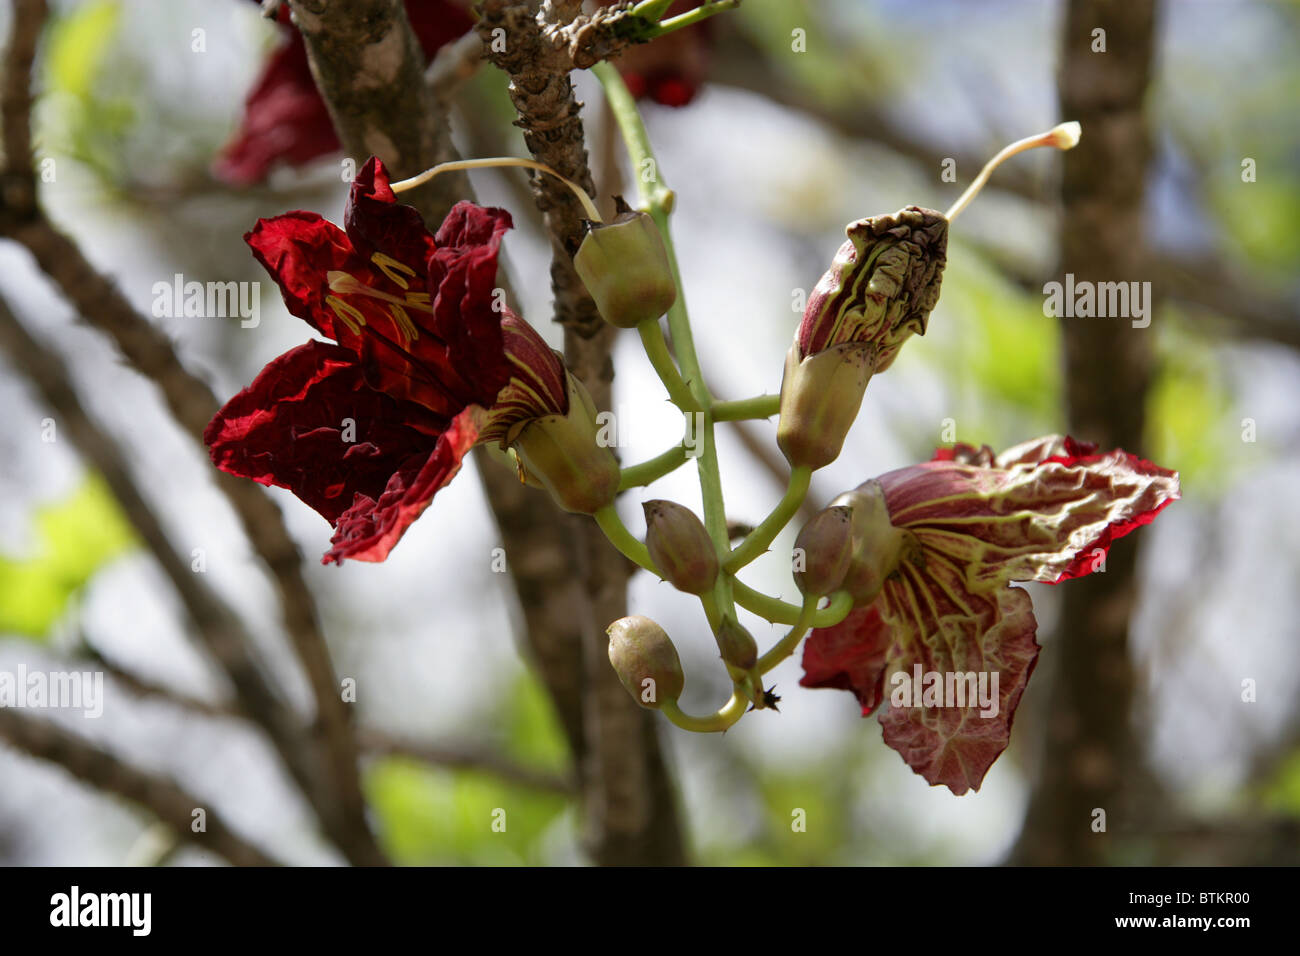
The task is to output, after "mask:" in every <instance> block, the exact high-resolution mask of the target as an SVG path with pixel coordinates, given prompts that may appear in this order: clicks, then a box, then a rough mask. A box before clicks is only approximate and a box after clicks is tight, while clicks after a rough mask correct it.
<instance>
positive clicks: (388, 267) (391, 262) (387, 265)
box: [370, 252, 415, 289]
mask: <svg viewBox="0 0 1300 956" xmlns="http://www.w3.org/2000/svg"><path fill="white" fill-rule="evenodd" d="M370 261H371V262H373V263H374V264H375V265H376V266H377V267H378V268H379V271H380V272H382V273H383V274H384V275H386V276H387V277H388V278H389V280H390V281H392V282H394V283H396V284H397V285H398V286H399V287H400V288H403V289H409V288H410V287H411V283H409V282H407V281H406V279H405V278H404V277H403V276H402V275H400V273H403V272H404V273H406V275H408V276H411V277H412V278H414V277H415V270H414V269H412V268H411V267H410V266H408V265H407V264H406V263H405V262H398V261H397V260H396V259H394V258H393V257H392V256H386V255H384V254H383V253H382V252H376V253H375V254H374V255H372V256H371V257H370Z"/></svg>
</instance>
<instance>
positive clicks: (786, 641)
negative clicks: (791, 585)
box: [757, 595, 847, 674]
mask: <svg viewBox="0 0 1300 956" xmlns="http://www.w3.org/2000/svg"><path fill="white" fill-rule="evenodd" d="M846 597H847V595H846ZM819 600H820V598H816V597H808V598H804V601H803V607H802V608H801V609H800V611H799V620H797V621H795V622H794V627H792V628H790V633H788V634H786V636H785V637H783V638H781V640H779V641H778V642H777V643H776V644H775V645H773V647H772V649H771V650H770V651H768V652H767V653H766V654H764V655H763V656H762V657H760V658H759V659H758V665H757V666H758V672H759V673H760V674H766V673H767V672H768V671H770V670H772V668H774V667H776V665H777V664H780V663H781V662H782V661H783V660H785V659H786V658H787V657H789V656H790V655H791V654H793V653H794V652H795V650H796V648H798V647H799V642H800V641H802V640H803V636H804V635H805V634H807V633H808V629H809V628H810V627H812V624H813V620H814V619H815V618H816V617H817V602H818V601H819Z"/></svg>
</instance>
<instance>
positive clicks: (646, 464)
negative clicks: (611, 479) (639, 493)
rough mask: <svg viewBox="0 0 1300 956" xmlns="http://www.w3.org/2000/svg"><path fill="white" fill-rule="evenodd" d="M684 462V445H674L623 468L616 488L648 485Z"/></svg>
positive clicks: (624, 488)
mask: <svg viewBox="0 0 1300 956" xmlns="http://www.w3.org/2000/svg"><path fill="white" fill-rule="evenodd" d="M684 464H686V446H685V445H674V446H673V447H672V448H669V449H668V450H667V451H665V452H662V453H660V454H658V455H655V456H654V457H653V458H651V459H649V460H648V461H643V462H640V463H639V464H636V465H628V466H627V467H626V468H624V469H623V471H622V477H621V478H620V479H619V483H618V490H619V491H627V490H628V489H629V488H640V487H642V486H643V485H648V484H650V483H651V482H653V481H658V480H659V479H660V478H662V477H663V476H664V475H668V474H672V473H673V472H674V471H676V470H677V469H678V468H680V467H681V466H682V465H684Z"/></svg>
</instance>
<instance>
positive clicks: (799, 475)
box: [723, 465, 812, 574]
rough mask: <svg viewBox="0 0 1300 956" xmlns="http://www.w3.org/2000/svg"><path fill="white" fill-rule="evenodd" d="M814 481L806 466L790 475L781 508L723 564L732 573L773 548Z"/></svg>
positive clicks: (780, 502)
mask: <svg viewBox="0 0 1300 956" xmlns="http://www.w3.org/2000/svg"><path fill="white" fill-rule="evenodd" d="M811 481H812V469H811V468H809V467H807V466H805V465H800V466H799V467H798V468H794V469H792V470H791V471H790V484H789V485H788V486H787V487H786V489H785V494H784V495H782V496H781V500H780V501H779V502H778V503H777V506H776V507H775V508H773V509H772V513H771V514H769V515H768V516H767V517H766V518H764V519H763V523H762V524H760V525H759V526H758V527H757V528H755V529H754V530H753V531H751V532H750V533H749V534H748V535H747V536H746V537H745V540H744V541H742V542H741V544H740V547H738V548H737V549H736V550H735V551H733V552H731V557H729V558H727V560H726V562H725V563H724V564H723V567H724V568H725V569H726V570H727V571H728V572H729V573H731V574H735V573H736V572H737V571H739V570H740V569H741V568H743V567H744V566H745V565H747V564H749V562H751V561H753V560H754V559H755V558H757V557H758V556H759V555H760V554H762V553H763V552H765V551H766V550H767V549H768V547H770V546H771V544H772V542H773V541H774V540H775V539H776V536H777V535H778V534H780V533H781V529H782V528H784V527H785V526H786V525H787V524H789V523H790V519H791V518H793V517H794V516H795V514H796V513H798V511H799V509H800V508H802V507H803V500H804V498H806V497H808V484H809V483H810V482H811Z"/></svg>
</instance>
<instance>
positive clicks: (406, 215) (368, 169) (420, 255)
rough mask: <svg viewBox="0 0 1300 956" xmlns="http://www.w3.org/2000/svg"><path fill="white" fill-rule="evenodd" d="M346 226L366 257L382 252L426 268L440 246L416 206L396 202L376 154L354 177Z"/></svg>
mask: <svg viewBox="0 0 1300 956" xmlns="http://www.w3.org/2000/svg"><path fill="white" fill-rule="evenodd" d="M343 228H344V230H345V231H346V232H347V234H348V238H349V239H350V240H352V246H353V248H354V249H356V251H357V254H358V255H359V256H360V257H361V258H362V259H366V260H369V259H370V257H371V256H372V255H373V254H374V253H376V252H380V253H383V254H385V255H387V256H391V257H392V258H394V259H396V260H398V261H399V262H402V263H405V264H406V265H409V266H411V267H414V268H416V269H418V270H419V271H423V269H424V264H425V263H426V262H428V260H429V256H431V255H433V253H434V250H435V249H436V248H437V244H436V243H435V242H434V240H433V236H432V235H430V233H429V230H428V229H427V228H426V227H425V225H424V219H422V218H421V216H420V214H419V212H418V211H416V208H415V207H414V206H408V205H406V204H405V203H399V202H398V201H397V196H396V195H394V193H393V190H392V188H391V187H390V186H389V185H388V172H387V170H386V169H384V164H383V163H382V162H381V161H380V160H379V159H377V158H376V157H374V156H371V157H370V158H369V159H367V160H366V162H365V165H364V166H362V167H361V170H360V171H359V172H358V173H357V175H356V178H355V179H353V180H352V187H351V189H349V190H348V203H347V206H346V207H345V208H344V210H343Z"/></svg>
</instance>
